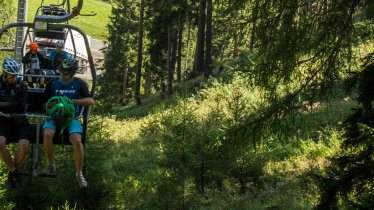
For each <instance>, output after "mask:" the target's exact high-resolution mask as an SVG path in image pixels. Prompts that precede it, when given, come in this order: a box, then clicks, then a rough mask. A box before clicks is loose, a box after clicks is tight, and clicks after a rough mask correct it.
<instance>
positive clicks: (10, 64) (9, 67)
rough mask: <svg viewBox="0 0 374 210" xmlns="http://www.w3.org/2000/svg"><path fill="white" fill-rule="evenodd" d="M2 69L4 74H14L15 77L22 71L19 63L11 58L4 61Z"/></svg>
mask: <svg viewBox="0 0 374 210" xmlns="http://www.w3.org/2000/svg"><path fill="white" fill-rule="evenodd" d="M2 69H3V71H4V72H6V73H8V74H13V75H16V74H19V71H20V69H19V66H18V64H17V62H16V61H14V60H13V59H11V58H5V59H4V60H3V65H2Z"/></svg>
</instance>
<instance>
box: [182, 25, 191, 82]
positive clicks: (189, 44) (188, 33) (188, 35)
mask: <svg viewBox="0 0 374 210" xmlns="http://www.w3.org/2000/svg"><path fill="white" fill-rule="evenodd" d="M190 48H191V21H189V22H188V32H187V53H186V60H185V64H184V72H185V75H186V76H187V75H188V63H189V59H190Z"/></svg>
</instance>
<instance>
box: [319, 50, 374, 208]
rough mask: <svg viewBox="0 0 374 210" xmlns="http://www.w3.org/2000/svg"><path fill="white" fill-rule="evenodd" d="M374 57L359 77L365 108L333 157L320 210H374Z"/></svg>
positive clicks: (355, 116) (352, 118)
mask: <svg viewBox="0 0 374 210" xmlns="http://www.w3.org/2000/svg"><path fill="white" fill-rule="evenodd" d="M373 55H374V53H372V54H370V55H369V56H367V57H366V59H365V61H364V64H363V66H362V69H363V70H362V72H361V73H360V74H359V79H358V82H359V83H358V87H359V88H358V89H359V93H358V94H359V96H358V98H357V100H358V102H359V103H360V105H361V107H360V108H358V109H356V111H355V113H353V114H352V115H351V116H350V117H349V118H348V119H347V120H346V122H345V123H346V125H345V132H346V133H345V136H344V137H345V139H344V141H343V142H342V147H341V152H340V154H338V155H336V156H333V157H331V165H330V166H329V167H328V168H327V170H326V175H324V176H321V177H320V178H319V180H320V187H321V191H322V193H321V200H320V203H319V204H318V205H317V206H316V209H336V208H339V207H340V206H346V207H348V208H353V209H372V208H373V207H374V203H373V198H374V191H373V189H374V188H373V187H374V186H373V183H374V179H373V175H374V173H373V171H374V161H373V155H374V148H373V143H374V128H373V126H374V125H373V123H374V113H373V107H372V106H373V99H374V96H373V94H372V89H373V87H372V84H373V82H374V81H373V78H374V57H373Z"/></svg>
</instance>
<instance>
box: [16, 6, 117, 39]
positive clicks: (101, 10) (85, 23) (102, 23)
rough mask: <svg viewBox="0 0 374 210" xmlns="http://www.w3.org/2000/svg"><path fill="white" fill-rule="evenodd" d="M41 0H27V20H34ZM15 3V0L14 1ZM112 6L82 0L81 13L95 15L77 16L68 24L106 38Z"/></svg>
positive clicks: (93, 35) (99, 37) (88, 33)
mask: <svg viewBox="0 0 374 210" xmlns="http://www.w3.org/2000/svg"><path fill="white" fill-rule="evenodd" d="M40 2H41V1H29V2H28V7H29V9H28V18H27V20H28V22H32V21H33V20H34V16H35V14H36V11H37V9H38V7H39V6H40ZM77 2H78V1H77V0H72V1H71V5H72V7H74V6H75V5H76V4H77ZM14 3H15V4H16V1H15V2H14ZM55 3H56V0H45V1H44V5H49V4H55ZM111 9H112V6H111V5H110V4H108V3H105V2H103V1H101V0H84V2H83V7H82V10H81V14H83V15H84V14H95V13H96V15H95V16H82V15H80V16H77V17H75V18H74V19H72V20H70V24H72V25H75V26H77V27H79V28H81V29H82V30H83V31H84V32H86V34H87V35H89V36H92V37H94V38H96V39H100V40H106V38H107V35H108V31H107V29H106V26H107V24H108V22H109V15H110V14H111Z"/></svg>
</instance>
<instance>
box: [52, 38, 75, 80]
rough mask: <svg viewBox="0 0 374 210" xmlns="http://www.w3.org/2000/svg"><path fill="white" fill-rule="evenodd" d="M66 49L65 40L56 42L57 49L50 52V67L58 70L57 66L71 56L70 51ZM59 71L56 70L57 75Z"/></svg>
mask: <svg viewBox="0 0 374 210" xmlns="http://www.w3.org/2000/svg"><path fill="white" fill-rule="evenodd" d="M63 49H64V42H63V41H58V42H56V49H54V50H52V51H51V52H50V53H49V57H48V59H49V64H50V69H52V70H57V68H58V67H59V66H60V64H61V62H62V61H63V60H64V59H67V58H69V57H70V55H69V53H67V52H66V51H65V50H63ZM58 74H59V72H56V75H58Z"/></svg>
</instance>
